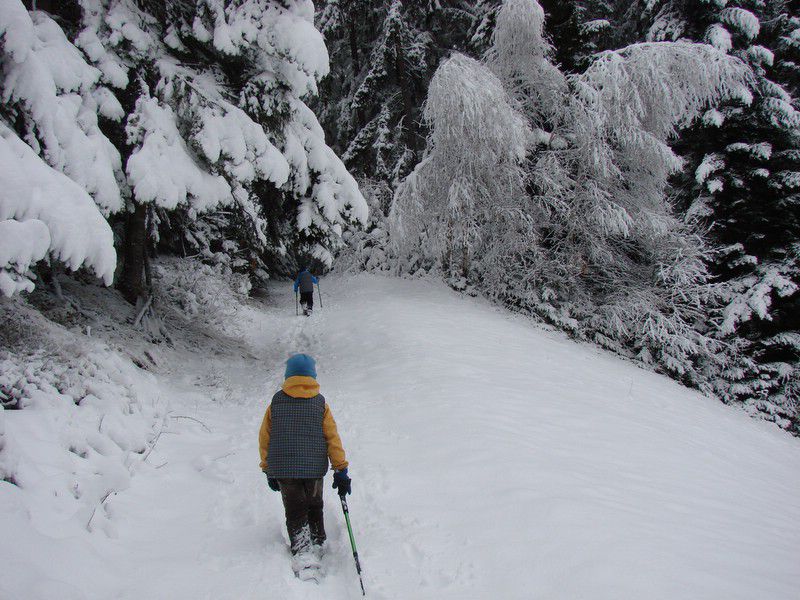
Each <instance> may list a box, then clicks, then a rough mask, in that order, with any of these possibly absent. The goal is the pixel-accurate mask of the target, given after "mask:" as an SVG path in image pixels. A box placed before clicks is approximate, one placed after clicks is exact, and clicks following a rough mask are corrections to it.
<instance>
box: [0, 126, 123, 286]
mask: <svg viewBox="0 0 800 600" xmlns="http://www.w3.org/2000/svg"><path fill="white" fill-rule="evenodd" d="M47 256H50V257H52V258H53V259H55V260H58V261H60V262H61V263H63V264H64V265H66V266H67V267H68V268H70V269H73V270H75V269H78V268H79V267H81V266H86V267H88V268H89V269H91V270H92V271H93V272H94V273H95V274H96V275H97V276H98V277H99V278H101V279H102V280H103V281H104V282H105V283H106V285H110V284H111V281H112V279H113V277H114V268H115V267H116V253H115V251H114V237H113V234H112V232H111V228H110V227H109V226H108V223H107V222H106V220H105V219H104V218H103V215H101V214H100V211H99V210H98V208H97V206H96V205H95V203H94V202H93V201H92V198H91V197H90V196H89V194H87V193H86V191H85V190H83V189H82V188H81V187H80V186H79V185H78V184H77V183H75V182H74V181H72V180H71V179H69V178H68V177H66V176H65V175H63V174H61V173H59V172H58V171H56V170H54V169H52V168H51V167H49V166H47V164H45V163H44V161H42V159H40V158H39V157H38V156H36V154H35V153H34V152H33V150H31V148H30V146H28V145H27V144H25V143H24V142H23V141H22V140H20V139H19V138H18V137H17V136H16V134H14V132H12V131H11V130H10V129H9V128H8V127H6V126H5V125H4V124H3V123H1V122H0V291H1V292H2V293H3V294H4V295H6V296H11V295H12V294H14V293H16V292H19V291H23V290H25V291H30V290H32V289H33V281H32V277H31V275H30V269H31V267H32V266H33V265H35V264H36V263H37V262H38V261H40V260H42V259H44V258H45V257H47Z"/></svg>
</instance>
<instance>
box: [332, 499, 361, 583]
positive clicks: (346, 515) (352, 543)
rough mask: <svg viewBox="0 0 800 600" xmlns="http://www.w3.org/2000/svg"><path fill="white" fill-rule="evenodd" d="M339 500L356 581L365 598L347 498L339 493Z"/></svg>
mask: <svg viewBox="0 0 800 600" xmlns="http://www.w3.org/2000/svg"><path fill="white" fill-rule="evenodd" d="M339 500H341V501H342V510H343V511H344V520H345V521H346V522H347V533H349V534H350V547H351V548H352V549H353V558H354V559H355V561H356V572H357V573H358V581H359V582H360V583H361V595H362V596H364V597H365V598H366V596H367V592H365V591H364V580H363V579H361V563H360V562H358V550H356V540H355V538H354V537H353V528H352V527H351V526H350V512H349V511H348V510H347V500H345V498H344V495H340V496H339Z"/></svg>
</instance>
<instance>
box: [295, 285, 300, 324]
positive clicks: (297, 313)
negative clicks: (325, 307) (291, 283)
mask: <svg viewBox="0 0 800 600" xmlns="http://www.w3.org/2000/svg"><path fill="white" fill-rule="evenodd" d="M299 314H300V309H299V308H297V290H295V291H294V316H295V317H296V316H297V315H299Z"/></svg>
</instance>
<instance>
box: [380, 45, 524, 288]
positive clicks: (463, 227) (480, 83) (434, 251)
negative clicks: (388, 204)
mask: <svg viewBox="0 0 800 600" xmlns="http://www.w3.org/2000/svg"><path fill="white" fill-rule="evenodd" d="M423 115H424V118H425V120H426V122H427V123H428V124H429V126H430V127H431V134H430V137H429V140H428V147H427V150H426V155H425V158H423V160H422V161H421V162H420V163H419V165H417V167H416V168H415V169H414V171H413V172H412V173H411V175H409V177H407V178H406V179H405V181H404V182H403V183H402V184H401V186H400V187H399V188H398V191H397V195H396V198H395V202H394V206H393V209H392V215H391V218H392V226H393V228H394V238H395V240H397V241H398V244H399V246H400V247H399V248H398V253H399V255H400V257H401V260H403V261H409V263H410V264H407V265H406V266H405V268H417V267H419V266H420V264H419V263H420V262H422V263H425V262H431V261H433V262H435V263H437V264H439V265H440V266H441V268H442V269H443V271H444V272H445V274H446V275H447V276H449V277H452V278H462V277H467V276H469V275H470V274H471V272H472V270H473V261H474V257H475V256H476V255H477V254H482V253H483V252H484V251H486V250H488V249H490V248H492V247H493V246H495V245H496V244H499V243H500V240H499V239H498V238H502V237H503V236H505V235H507V233H508V231H504V230H503V229H504V228H503V224H505V223H510V222H513V221H514V220H515V219H516V218H517V217H518V216H519V215H520V213H521V209H520V205H519V203H520V202H521V201H523V200H524V194H523V188H524V171H523V169H522V167H521V163H522V162H523V161H524V159H525V150H526V145H527V142H528V138H529V137H530V136H531V131H530V129H529V127H528V125H527V123H526V122H525V120H524V118H523V117H522V116H521V115H520V114H519V113H518V112H517V111H516V110H515V108H514V106H513V103H512V100H511V98H510V97H509V96H508V94H507V92H506V91H505V90H504V89H503V86H502V84H501V82H500V80H499V79H498V78H497V77H496V76H495V75H494V74H493V73H492V72H491V71H490V70H489V69H488V68H487V67H486V66H485V65H483V64H481V63H479V62H478V61H476V60H474V59H471V58H468V57H466V56H464V55H461V54H455V55H454V56H452V57H451V58H449V59H448V60H446V61H445V62H443V63H442V65H441V66H440V67H439V69H438V70H437V71H436V74H435V75H434V77H433V79H432V80H431V84H430V87H429V89H428V99H427V100H426V102H425V107H424V112H423ZM420 248H422V249H420Z"/></svg>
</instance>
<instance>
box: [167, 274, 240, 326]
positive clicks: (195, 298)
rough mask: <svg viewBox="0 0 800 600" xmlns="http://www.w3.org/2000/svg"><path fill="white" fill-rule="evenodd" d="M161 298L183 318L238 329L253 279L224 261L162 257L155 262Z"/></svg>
mask: <svg viewBox="0 0 800 600" xmlns="http://www.w3.org/2000/svg"><path fill="white" fill-rule="evenodd" d="M153 271H154V274H155V276H156V286H157V289H158V295H159V298H161V299H163V300H164V301H165V304H166V306H169V307H170V308H171V309H173V310H176V311H178V313H179V315H180V317H181V319H183V320H185V321H188V320H193V321H199V322H201V323H203V324H205V325H211V326H216V327H220V328H223V329H235V328H236V323H235V322H234V317H235V316H236V315H237V313H238V312H239V310H240V309H241V307H242V305H243V304H244V302H245V301H246V299H247V296H248V294H249V292H250V287H251V285H250V280H249V279H248V278H247V276H245V275H238V274H236V273H233V272H231V270H230V269H229V268H228V267H226V266H225V265H223V264H218V265H213V266H212V265H208V264H205V263H203V262H201V261H199V260H195V259H162V260H159V261H158V262H157V263H156V264H155V266H154V269H153Z"/></svg>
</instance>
